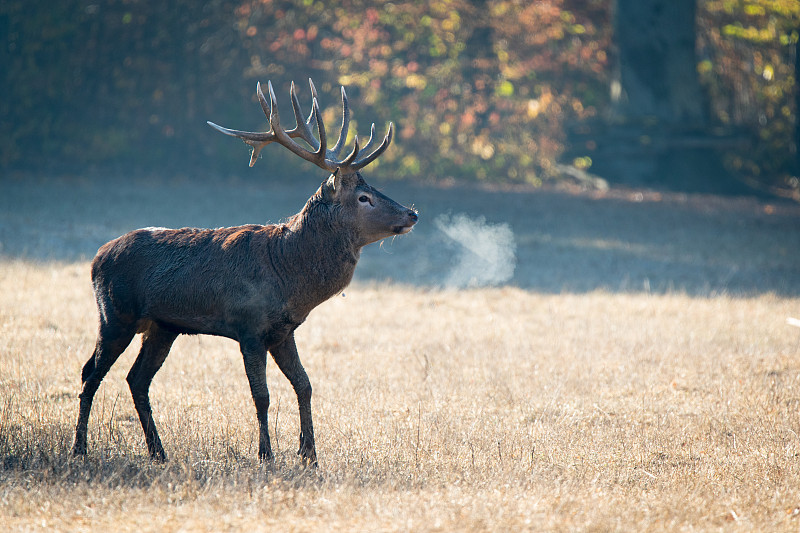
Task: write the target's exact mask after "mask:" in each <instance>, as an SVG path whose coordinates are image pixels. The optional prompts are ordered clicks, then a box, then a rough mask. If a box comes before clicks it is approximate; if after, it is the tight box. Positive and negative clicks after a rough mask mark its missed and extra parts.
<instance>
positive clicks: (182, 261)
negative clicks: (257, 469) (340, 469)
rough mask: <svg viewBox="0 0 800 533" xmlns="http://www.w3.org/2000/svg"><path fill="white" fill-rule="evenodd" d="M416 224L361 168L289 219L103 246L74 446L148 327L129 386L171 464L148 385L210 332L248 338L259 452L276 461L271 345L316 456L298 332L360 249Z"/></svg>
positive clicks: (82, 441) (343, 280)
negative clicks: (106, 380)
mask: <svg viewBox="0 0 800 533" xmlns="http://www.w3.org/2000/svg"><path fill="white" fill-rule="evenodd" d="M416 221H417V214H416V212H414V211H413V210H410V209H408V208H405V207H403V206H401V205H399V204H397V203H395V202H394V201H392V200H391V199H389V198H387V197H386V196H384V195H382V194H381V193H379V192H378V191H376V190H375V189H373V188H372V187H371V186H369V185H368V184H367V183H366V182H365V181H364V180H363V178H362V177H361V176H360V175H359V174H358V173H353V174H348V175H344V176H341V175H337V174H334V175H333V176H331V177H330V178H329V179H328V180H327V181H325V182H323V184H322V185H321V186H320V188H319V189H318V190H317V192H316V193H315V194H314V195H313V196H312V197H311V198H310V199H309V200H308V202H307V203H306V205H305V207H304V208H303V210H302V211H300V213H298V214H296V215H294V216H293V217H291V218H290V219H289V220H288V221H287V222H286V223H284V224H279V225H271V226H259V225H248V226H238V227H233V228H221V229H214V230H211V229H194V228H183V229H163V228H146V229H140V230H136V231H132V232H130V233H128V234H125V235H123V236H122V237H119V238H118V239H115V240H113V241H111V242H109V243H107V244H105V245H104V246H103V247H101V248H100V250H99V251H98V253H97V256H96V257H95V259H94V261H93V262H92V281H93V284H94V292H95V297H96V299H97V306H98V310H99V314H100V329H99V334H98V338H97V345H96V347H95V350H94V353H93V354H92V356H91V357H90V359H89V361H88V362H87V363H86V365H85V366H84V367H83V372H82V374H81V377H82V381H83V388H82V391H81V394H80V412H79V416H78V423H77V427H76V432H75V443H74V447H73V453H75V454H76V455H81V454H85V453H86V447H87V442H86V440H87V439H86V438H87V423H88V418H89V413H90V411H91V406H92V400H93V398H94V394H95V392H96V391H97V388H98V387H99V385H100V382H101V381H102V379H103V377H104V376H105V375H106V373H107V372H108V370H109V369H110V368H111V366H112V365H113V364H114V362H115V361H116V360H117V358H118V357H119V355H120V354H121V353H122V352H123V351H124V350H125V348H126V347H127V346H128V344H129V343H130V341H131V340H132V338H133V336H134V335H135V334H137V333H141V334H143V339H142V347H141V351H140V352H139V356H138V357H137V359H136V361H135V362H134V364H133V367H132V368H131V370H130V372H129V373H128V377H127V381H128V384H129V385H130V389H131V393H132V395H133V401H134V404H135V406H136V411H137V412H138V414H139V418H140V420H141V423H142V428H143V430H144V434H145V439H146V442H147V447H148V450H149V452H150V455H151V457H153V458H154V459H156V460H160V461H163V460H165V459H166V454H165V453H164V449H163V447H162V445H161V441H160V439H159V436H158V432H157V431H156V426H155V422H154V421H153V416H152V413H151V408H150V400H149V392H148V391H149V387H150V383H151V381H152V379H153V376H154V375H155V374H156V372H157V371H158V369H159V368H160V367H161V365H162V364H163V362H164V360H165V359H166V357H167V355H168V354H169V350H170V347H171V346H172V343H173V341H174V340H175V338H176V337H177V336H178V335H179V334H208V335H219V336H223V337H228V338H231V339H234V340H236V341H237V342H238V343H239V345H240V348H241V352H242V355H243V358H244V365H245V371H246V373H247V378H248V380H249V383H250V390H251V393H252V396H253V401H254V403H255V406H256V414H257V417H258V422H259V432H260V435H259V457H260V458H262V459H270V458H271V457H272V450H271V448H270V441H269V433H268V431H267V411H268V407H269V392H268V390H267V384H266V354H267V352H269V353H271V354H272V357H273V359H274V360H275V362H276V363H277V365H278V367H279V368H280V369H281V371H282V372H283V373H284V375H285V376H286V377H287V378H288V379H289V381H290V382H291V384H292V386H293V387H294V390H295V392H296V393H297V398H298V404H299V409H300V426H301V433H300V449H299V451H298V453H299V454H300V455H301V456H302V457H303V459H304V460H306V461H308V462H310V463H312V464H314V463H316V449H315V445H314V429H313V424H312V419H311V384H310V382H309V380H308V376H307V375H306V372H305V370H304V369H303V366H302V364H301V363H300V359H299V357H298V355H297V347H296V346H295V341H294V330H295V329H296V328H297V327H298V326H299V325H300V324H302V323H303V321H304V320H305V319H306V317H307V316H308V314H309V313H310V312H311V310H312V309H313V308H314V307H316V306H317V305H319V304H320V303H322V302H323V301H325V300H327V299H328V298H330V297H331V296H333V295H335V294H338V293H340V292H341V291H342V290H343V289H344V288H345V287H346V286H347V284H348V283H350V280H351V279H352V277H353V271H354V269H355V266H356V262H357V261H358V258H359V255H360V251H361V248H362V247H363V246H365V245H366V244H369V243H370V242H375V241H377V240H380V239H382V238H384V237H388V236H391V235H397V234H400V233H406V232H407V231H409V230H410V229H411V226H413V225H414V224H415V223H416Z"/></svg>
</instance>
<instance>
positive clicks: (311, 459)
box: [270, 333, 317, 466]
mask: <svg viewBox="0 0 800 533" xmlns="http://www.w3.org/2000/svg"><path fill="white" fill-rule="evenodd" d="M270 353H271V354H272V358H273V359H275V363H277V365H278V368H280V369H281V372H283V375H284V376H286V379H288V380H289V382H290V383H291V384H292V387H293V388H294V392H295V393H296V394H297V405H298V407H299V408H300V449H299V450H297V454H298V455H300V457H302V458H303V461H304V462H305V463H307V464H309V465H311V466H317V450H316V447H315V445H314V423H313V422H312V420H311V382H310V381H309V380H308V375H307V374H306V371H305V369H304V368H303V365H302V364H301V363H300V357H299V356H298V355H297V345H296V344H295V342H294V333H291V334H289V336H288V337H286V340H285V341H283V342H282V343H281V344H278V345H276V346H273V347H272V348H270Z"/></svg>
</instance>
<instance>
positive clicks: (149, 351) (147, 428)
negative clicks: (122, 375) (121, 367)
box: [127, 323, 178, 463]
mask: <svg viewBox="0 0 800 533" xmlns="http://www.w3.org/2000/svg"><path fill="white" fill-rule="evenodd" d="M177 336H178V334H177V333H173V332H171V331H167V330H165V329H164V328H162V327H160V326H159V325H157V324H155V323H152V324H151V325H150V326H149V327H148V329H147V330H145V332H144V335H143V337H142V348H141V350H140V351H139V355H138V357H137V358H136V361H135V362H134V363H133V366H132V367H131V369H130V371H129V372H128V378H127V381H128V386H129V387H130V389H131V395H132V396H133V404H134V405H135V406H136V412H137V413H138V414H139V421H140V422H141V423H142V430H144V438H145V441H146V442H147V450H148V451H149V452H150V457H151V458H152V459H153V460H154V461H158V462H161V463H163V462H164V461H166V460H167V454H166V453H164V447H163V446H162V445H161V439H160V438H159V437H158V431H157V430H156V423H155V421H154V420H153V412H152V409H151V407H150V383H152V381H153V376H155V375H156V372H158V370H159V369H160V368H161V365H162V364H164V360H165V359H166V358H167V355H169V350H170V348H171V347H172V343H173V342H174V341H175V338H176V337H177Z"/></svg>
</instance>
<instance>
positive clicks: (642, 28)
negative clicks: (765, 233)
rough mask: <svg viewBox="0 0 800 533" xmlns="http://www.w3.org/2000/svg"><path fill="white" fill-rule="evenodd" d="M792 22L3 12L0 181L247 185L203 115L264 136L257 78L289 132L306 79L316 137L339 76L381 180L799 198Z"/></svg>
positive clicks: (655, 12)
mask: <svg viewBox="0 0 800 533" xmlns="http://www.w3.org/2000/svg"><path fill="white" fill-rule="evenodd" d="M799 23H800V2H798V1H797V0H675V1H669V0H616V1H615V0H581V1H578V0H548V1H528V0H522V1H520V0H485V1H472V2H468V1H464V0H434V1H432V2H430V1H424V2H423V1H417V0H414V1H402V0H398V1H396V2H391V3H389V2H387V3H374V2H362V1H358V0H327V1H324V2H322V1H319V0H295V1H285V0H209V1H206V2H202V3H198V2H193V1H187V0H173V1H170V2H164V1H161V0H159V1H155V0H105V1H103V2H99V1H92V0H60V1H58V2H51V1H49V0H48V1H45V0H4V1H3V2H2V3H0V40H1V41H2V46H0V65H2V69H0V79H2V82H1V83H2V87H1V88H0V90H2V94H0V167H1V168H4V169H5V172H4V174H9V173H15V172H18V173H22V174H23V175H24V174H25V173H28V172H37V173H39V172H44V173H47V172H51V173H52V172H58V173H64V172H67V173H70V172H71V173H81V172H88V171H91V170H92V169H94V170H98V171H100V172H117V173H121V174H130V173H131V172H138V173H185V174H188V173H194V172H197V171H200V172H202V173H203V174H206V175H208V174H210V173H222V175H226V174H231V173H236V172H241V171H242V170H243V169H244V168H245V165H246V164H247V160H248V156H247V151H246V150H247V148H246V147H245V146H244V145H242V144H241V143H240V142H238V141H234V140H232V139H229V138H227V137H224V136H222V135H219V134H218V133H216V132H214V131H213V130H212V129H211V128H209V127H208V126H206V125H205V121H206V120H212V121H214V122H217V123H219V124H222V125H224V126H228V127H232V128H237V129H250V130H256V129H258V130H263V129H265V128H266V119H265V118H264V117H263V115H262V113H261V110H260V108H259V106H258V104H257V100H256V99H255V86H256V81H262V82H266V81H267V80H268V79H269V80H272V82H273V84H274V85H275V90H276V94H277V96H278V102H279V106H281V108H282V110H283V111H282V112H283V113H284V116H285V117H286V119H285V120H284V122H289V123H287V124H286V127H291V126H292V125H293V124H290V123H291V122H292V120H291V116H292V115H291V113H290V109H291V108H290V101H289V97H288V89H289V83H290V81H292V80H294V81H295V82H296V83H297V85H298V89H299V97H300V100H301V103H302V104H303V105H304V107H305V109H306V111H308V110H309V109H310V94H309V91H308V85H307V82H306V80H307V78H309V77H311V78H313V79H314V81H315V84H316V86H317V88H318V89H319V92H320V99H321V101H320V105H321V107H322V109H323V114H324V117H325V120H326V124H328V128H333V127H334V125H335V124H336V122H337V120H338V118H339V115H340V113H341V103H340V101H339V100H338V89H337V86H338V85H340V84H341V85H345V86H346V87H347V89H348V95H349V97H350V100H351V106H352V108H353V113H354V116H353V118H354V121H355V125H356V126H357V130H358V131H359V132H360V134H361V135H362V136H364V135H368V133H369V125H370V123H371V122H373V121H374V122H375V123H376V126H377V128H378V130H379V131H381V132H383V131H385V126H386V123H388V122H389V121H393V122H394V123H395V126H396V128H397V137H396V141H395V143H394V146H393V147H392V149H390V150H389V151H388V152H387V153H386V154H385V155H384V156H383V157H382V158H381V159H380V161H379V164H376V165H375V166H376V169H375V170H373V171H372V172H371V174H373V175H378V176H380V177H382V178H400V179H402V178H411V179H414V180H419V181H422V182H426V181H433V180H437V181H438V180H450V181H453V180H455V181H459V182H460V181H484V182H496V183H525V184H533V185H541V184H543V183H548V182H552V181H558V180H567V181H575V182H578V183H580V184H583V185H587V184H588V185H589V186H599V185H601V184H602V181H600V180H598V179H597V177H598V176H599V177H602V178H604V179H605V180H607V181H609V182H611V183H621V184H625V185H633V186H647V187H656V188H666V189H676V190H685V191H699V192H742V191H752V190H760V191H765V190H769V191H772V192H777V193H779V194H782V195H785V196H792V195H794V197H795V198H797V195H798V189H799V187H798V175H800V160H799V159H798V153H797V144H798V139H800V127H798V120H797V110H798V89H797V77H798V71H800V59H799V58H798V26H800V24H799ZM352 130H353V128H351V131H352ZM264 154H266V155H262V157H268V158H269V160H270V165H272V166H273V168H274V167H278V168H279V169H282V170H283V171H285V172H296V171H297V169H298V165H300V162H299V161H295V160H294V159H296V158H292V156H291V155H290V154H289V153H288V152H287V151H285V150H278V149H275V150H271V151H266V152H264ZM303 165H305V163H303ZM377 167H379V169H378V168H377ZM260 175H261V174H260Z"/></svg>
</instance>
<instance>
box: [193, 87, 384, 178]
mask: <svg viewBox="0 0 800 533" xmlns="http://www.w3.org/2000/svg"><path fill="white" fill-rule="evenodd" d="M308 83H309V85H310V86H311V114H309V115H308V118H307V119H305V120H303V110H302V109H301V108H300V102H299V101H298V99H297V93H296V92H295V89H294V82H292V87H291V89H290V91H289V94H290V95H291V97H292V110H293V111H294V118H295V121H296V122H297V125H296V126H295V127H294V128H292V129H290V130H284V129H283V128H281V123H280V116H279V115H278V103H277V99H276V98H275V91H273V89H272V82H269V81H268V82H267V89H268V92H269V103H268V102H267V99H266V98H265V97H264V93H263V92H262V91H261V83H260V82H259V83H258V85H257V86H256V93H257V94H258V101H259V103H260V104H261V109H262V110H263V111H264V114H265V115H266V116H267V119H268V120H269V125H270V131H267V132H251V131H240V130H232V129H228V128H223V127H222V126H219V125H217V124H214V123H213V122H210V121H209V122H208V125H209V126H211V127H213V128H214V129H216V130H217V131H220V132H222V133H224V134H225V135H230V136H231V137H238V138H240V139H242V140H243V141H244V142H245V143H246V144H249V145H250V146H252V147H253V153H252V154H251V155H250V166H251V167H252V166H253V165H254V164H255V162H256V160H257V159H258V154H259V152H261V149H262V148H264V147H265V146H266V145H268V144H270V143H273V142H277V143H278V144H280V145H282V146H285V147H286V148H288V149H289V150H290V151H291V152H292V153H294V154H296V155H298V156H300V157H302V158H303V159H305V160H306V161H309V162H311V163H314V164H315V165H317V166H318V167H320V168H323V169H325V170H327V171H329V172H334V171H335V170H336V169H337V168H338V169H340V172H341V173H342V174H352V173H354V172H356V171H358V170H360V169H362V168H364V167H365V166H367V165H369V164H370V163H372V162H373V161H375V160H376V159H377V158H378V156H380V155H381V154H382V153H383V152H384V151H385V150H386V148H388V146H389V144H390V143H391V142H392V134H393V132H394V125H393V124H392V123H391V122H390V123H389V129H388V130H387V132H386V135H385V136H384V138H383V141H382V142H381V143H380V145H379V146H378V147H377V148H376V149H375V150H374V151H373V152H372V153H368V152H369V150H370V149H371V148H372V145H373V144H374V143H375V141H376V137H375V124H374V123H373V124H372V127H371V129H370V135H369V140H368V141H367V144H366V146H364V148H363V149H360V148H359V146H358V136H357V135H356V137H355V139H354V143H353V150H352V151H351V152H350V154H349V155H347V156H346V157H345V158H344V159H340V157H341V155H340V153H341V151H342V149H343V148H344V144H345V142H346V140H347V132H348V131H349V128H350V105H349V104H348V102H347V93H346V92H345V90H344V87H342V126H341V128H340V130H339V139H338V140H337V141H336V144H335V145H334V146H333V148H331V149H330V150H329V149H328V143H327V139H326V136H325V125H324V124H323V123H322V116H321V113H320V111H319V103H318V102H317V88H316V87H314V82H313V81H311V79H309V80H308ZM312 123H316V126H317V136H318V137H319V140H317V139H316V138H315V137H314V134H313V132H312V130H311V124H312ZM297 138H300V139H302V140H303V141H305V143H306V144H308V146H309V147H310V148H311V150H308V149H307V148H304V147H303V146H302V145H301V144H299V143H298V142H297V141H295V140H294V139H297ZM362 152H367V155H364V156H362V157H359V155H360V154H361V153H362Z"/></svg>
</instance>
